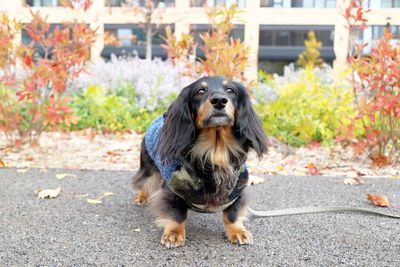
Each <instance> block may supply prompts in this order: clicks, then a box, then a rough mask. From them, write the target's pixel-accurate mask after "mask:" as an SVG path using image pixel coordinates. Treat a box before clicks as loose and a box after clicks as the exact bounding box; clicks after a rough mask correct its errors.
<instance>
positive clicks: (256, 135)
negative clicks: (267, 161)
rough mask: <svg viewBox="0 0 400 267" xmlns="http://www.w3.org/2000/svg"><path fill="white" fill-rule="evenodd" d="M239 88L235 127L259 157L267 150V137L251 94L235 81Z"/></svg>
mask: <svg viewBox="0 0 400 267" xmlns="http://www.w3.org/2000/svg"><path fill="white" fill-rule="evenodd" d="M234 85H235V87H236V88H237V89H238V107H237V109H236V119H235V128H236V131H237V132H238V134H239V135H240V137H241V139H242V141H243V142H244V143H247V144H249V145H250V147H251V148H253V149H254V150H255V151H256V153H257V155H258V156H259V157H261V156H262V154H263V153H265V152H266V151H267V137H266V135H265V133H264V129H263V128H262V125H261V121H260V119H259V118H258V116H257V114H256V113H255V112H254V109H253V106H252V103H251V101H250V96H249V94H248V93H247V91H246V88H245V87H244V86H243V85H242V84H241V83H238V82H234Z"/></svg>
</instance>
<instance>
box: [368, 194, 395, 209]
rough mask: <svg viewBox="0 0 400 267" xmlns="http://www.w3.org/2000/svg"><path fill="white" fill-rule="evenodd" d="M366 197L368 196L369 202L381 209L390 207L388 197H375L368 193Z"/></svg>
mask: <svg viewBox="0 0 400 267" xmlns="http://www.w3.org/2000/svg"><path fill="white" fill-rule="evenodd" d="M366 195H367V200H369V201H371V202H372V203H374V204H375V205H376V206H379V207H387V206H389V199H388V198H387V197H386V196H374V195H371V194H368V193H366Z"/></svg>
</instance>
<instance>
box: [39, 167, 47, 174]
mask: <svg viewBox="0 0 400 267" xmlns="http://www.w3.org/2000/svg"><path fill="white" fill-rule="evenodd" d="M39 172H44V173H47V169H45V168H43V169H40V170H39Z"/></svg>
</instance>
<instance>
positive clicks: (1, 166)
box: [0, 159, 6, 168]
mask: <svg viewBox="0 0 400 267" xmlns="http://www.w3.org/2000/svg"><path fill="white" fill-rule="evenodd" d="M5 166H6V163H5V162H4V161H2V160H1V159H0V168H4V167H5Z"/></svg>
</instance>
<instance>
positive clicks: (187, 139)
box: [158, 86, 196, 162]
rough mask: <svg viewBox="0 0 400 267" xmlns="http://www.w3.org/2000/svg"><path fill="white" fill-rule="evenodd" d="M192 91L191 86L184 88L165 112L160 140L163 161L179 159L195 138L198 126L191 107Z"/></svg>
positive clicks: (159, 146)
mask: <svg viewBox="0 0 400 267" xmlns="http://www.w3.org/2000/svg"><path fill="white" fill-rule="evenodd" d="M190 92H191V88H190V87H189V86H188V87H185V88H184V89H182V91H181V93H180V94H179V96H178V98H177V99H176V100H175V101H174V102H173V103H172V104H171V106H170V107H169V108H168V111H167V112H166V113H165V114H164V125H163V127H162V128H161V130H160V136H159V140H158V151H159V153H160V158H161V161H163V162H169V161H172V160H179V159H180V158H181V157H182V155H183V154H184V153H185V152H187V151H188V149H189V147H190V146H191V145H192V144H193V142H194V140H195V135H196V127H195V124H194V122H193V118H192V114H191V112H190V108H189V100H190Z"/></svg>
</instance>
